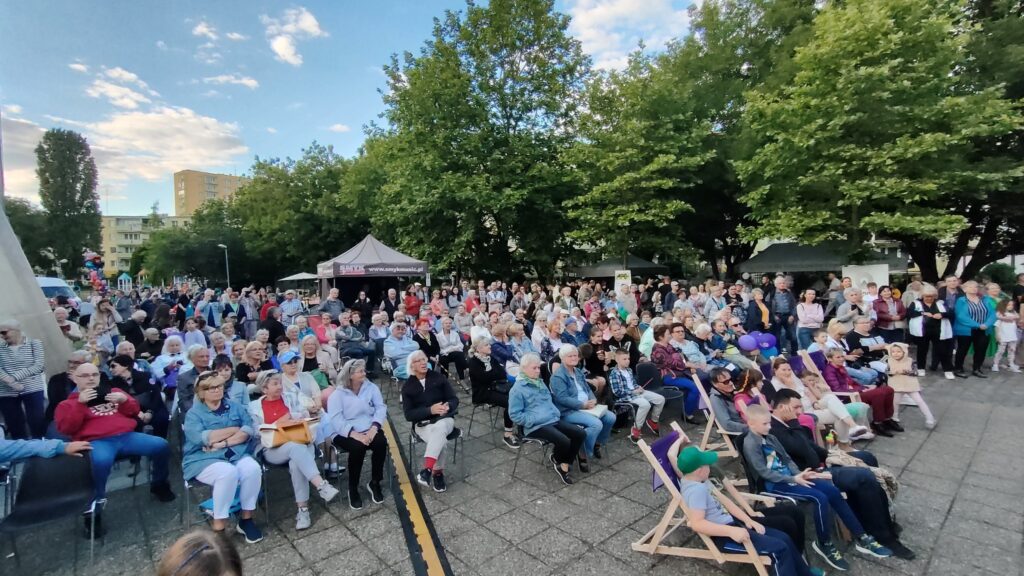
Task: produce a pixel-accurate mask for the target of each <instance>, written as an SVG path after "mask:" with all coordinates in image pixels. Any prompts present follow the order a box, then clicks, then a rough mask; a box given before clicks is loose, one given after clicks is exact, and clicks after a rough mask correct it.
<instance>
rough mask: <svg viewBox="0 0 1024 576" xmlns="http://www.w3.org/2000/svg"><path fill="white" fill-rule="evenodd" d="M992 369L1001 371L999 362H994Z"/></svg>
mask: <svg viewBox="0 0 1024 576" xmlns="http://www.w3.org/2000/svg"><path fill="white" fill-rule="evenodd" d="M992 371H993V372H999V364H993V365H992Z"/></svg>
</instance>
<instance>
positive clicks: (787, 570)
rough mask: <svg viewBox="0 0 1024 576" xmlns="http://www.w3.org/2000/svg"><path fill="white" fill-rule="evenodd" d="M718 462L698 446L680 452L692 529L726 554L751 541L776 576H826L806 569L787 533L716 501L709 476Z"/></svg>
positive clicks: (740, 549)
mask: <svg viewBox="0 0 1024 576" xmlns="http://www.w3.org/2000/svg"><path fill="white" fill-rule="evenodd" d="M716 462H718V454H717V453H715V452H705V451H703V450H701V449H700V448H697V447H696V446H687V447H686V448H683V449H682V450H680V451H679V457H678V458H677V459H676V465H677V466H678V468H679V471H680V472H682V474H683V477H682V479H681V481H680V485H679V492H680V494H681V495H682V498H683V501H684V502H685V503H686V507H687V508H688V509H689V511H690V514H689V519H690V523H689V524H690V529H692V530H693V531H694V532H696V533H698V534H704V535H705V536H710V537H711V539H712V540H714V542H715V544H717V545H718V547H719V548H721V549H722V550H723V551H726V552H739V553H743V552H745V551H746V549H745V548H744V547H743V543H744V542H746V541H748V540H749V541H750V542H751V544H753V545H754V549H755V550H757V552H758V554H762V555H765V556H768V557H770V558H771V560H772V565H771V569H772V571H773V572H774V574H775V576H824V574H825V572H824V571H822V570H821V569H820V568H812V567H809V566H808V565H807V562H805V561H804V559H803V557H802V556H800V552H799V551H798V550H797V548H796V546H795V545H794V544H793V541H792V540H790V539H789V536H787V535H786V534H785V533H783V532H781V531H779V530H775V529H773V528H765V527H764V526H763V525H761V524H760V523H758V522H756V521H755V520H754V519H753V518H751V517H750V516H748V515H747V513H746V512H744V511H743V510H742V509H741V508H740V507H739V506H737V505H736V504H735V503H733V502H732V501H730V500H729V499H728V498H723V499H722V500H721V501H719V500H718V499H717V498H715V496H714V492H713V490H712V486H711V483H710V482H708V476H709V475H710V474H711V465H712V464H714V463H716Z"/></svg>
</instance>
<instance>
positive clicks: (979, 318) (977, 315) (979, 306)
mask: <svg viewBox="0 0 1024 576" xmlns="http://www.w3.org/2000/svg"><path fill="white" fill-rule="evenodd" d="M967 314H968V315H969V316H970V317H971V320H974V321H975V322H977V323H978V324H984V323H985V319H986V318H988V306H986V305H985V301H984V300H983V299H978V301H977V302H972V301H971V299H970V298H967Z"/></svg>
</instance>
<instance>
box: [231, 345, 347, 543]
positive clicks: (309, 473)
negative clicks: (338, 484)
mask: <svg viewBox="0 0 1024 576" xmlns="http://www.w3.org/2000/svg"><path fill="white" fill-rule="evenodd" d="M286 354H287V352H286ZM256 387H257V388H259V390H260V392H261V393H262V394H263V395H262V396H260V398H259V399H258V400H253V401H252V402H250V403H249V416H250V417H251V418H252V425H253V427H254V428H256V429H257V430H260V428H261V427H262V426H264V425H273V426H278V427H282V426H290V425H294V424H303V425H305V426H307V427H309V418H310V413H309V410H308V409H307V405H306V403H305V402H304V401H303V398H302V396H301V395H300V394H299V390H298V389H297V388H296V387H295V386H284V385H282V382H281V375H280V374H279V373H277V371H274V370H268V371H266V372H261V373H260V375H259V377H258V378H257V379H256ZM274 436H275V433H274V431H273V430H260V437H261V438H260V439H261V443H262V455H263V459H264V460H266V461H267V462H268V463H270V464H276V465H283V464H287V465H288V471H289V472H290V473H291V477H292V491H293V492H294V493H295V503H296V505H297V506H298V508H299V511H298V514H296V516H295V529H296V530H305V529H306V528H309V527H310V525H311V524H312V522H311V520H310V516H309V485H310V484H312V485H313V486H314V487H315V488H316V490H317V493H319V494H320V497H321V498H323V499H324V502H330V501H331V500H333V499H334V497H335V496H337V495H338V490H337V489H336V488H335V487H334V486H331V484H330V482H327V481H326V480H324V479H323V478H322V477H321V476H320V470H319V469H318V468H317V465H316V451H315V448H314V446H313V438H312V434H310V441H309V442H307V443H299V442H294V441H291V442H284V443H281V444H277V443H275V442H274V441H273V440H274ZM271 446H272V447H271Z"/></svg>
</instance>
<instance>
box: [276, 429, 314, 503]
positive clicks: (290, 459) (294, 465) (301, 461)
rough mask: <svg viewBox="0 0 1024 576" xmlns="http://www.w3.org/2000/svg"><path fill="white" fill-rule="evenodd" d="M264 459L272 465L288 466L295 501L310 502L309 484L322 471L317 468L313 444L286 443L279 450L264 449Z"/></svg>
mask: <svg viewBox="0 0 1024 576" xmlns="http://www.w3.org/2000/svg"><path fill="white" fill-rule="evenodd" d="M263 458H264V459H266V461H267V462H269V463H271V464H288V472H289V473H290V474H291V476H292V491H293V492H295V501H296V502H306V501H308V500H309V483H310V482H312V481H313V478H316V477H317V476H319V475H320V469H319V468H317V467H316V453H315V451H314V449H313V445H312V444H299V443H297V442H286V443H284V444H282V445H280V446H278V447H277V448H264V449H263Z"/></svg>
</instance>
